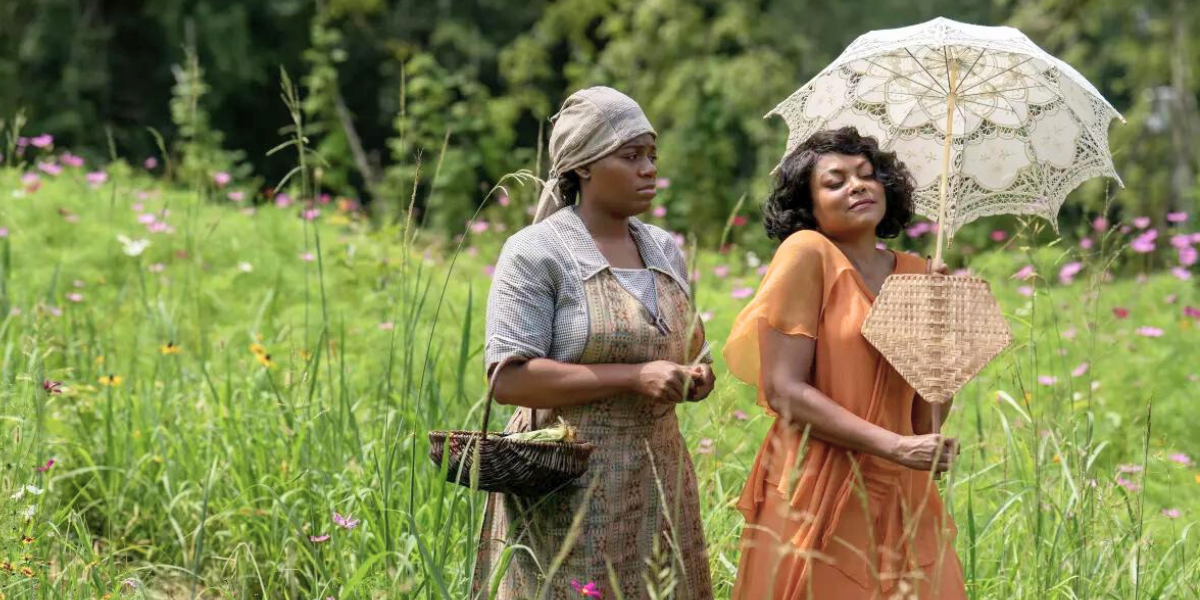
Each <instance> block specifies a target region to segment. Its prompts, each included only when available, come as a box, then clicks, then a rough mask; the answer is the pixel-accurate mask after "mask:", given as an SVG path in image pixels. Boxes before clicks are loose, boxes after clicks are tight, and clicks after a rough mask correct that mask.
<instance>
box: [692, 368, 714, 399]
mask: <svg viewBox="0 0 1200 600" xmlns="http://www.w3.org/2000/svg"><path fill="white" fill-rule="evenodd" d="M716 383H717V376H716V374H714V373H713V370H712V365H708V364H700V365H696V366H694V367H692V386H691V388H690V389H689V390H688V400H690V401H692V402H698V401H700V400H703V399H705V398H707V397H708V395H709V394H711V393H712V391H713V387H715V386H716Z"/></svg>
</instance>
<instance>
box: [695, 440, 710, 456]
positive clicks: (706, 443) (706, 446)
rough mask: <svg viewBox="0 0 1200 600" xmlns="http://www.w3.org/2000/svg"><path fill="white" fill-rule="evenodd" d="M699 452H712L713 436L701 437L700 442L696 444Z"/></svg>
mask: <svg viewBox="0 0 1200 600" xmlns="http://www.w3.org/2000/svg"><path fill="white" fill-rule="evenodd" d="M696 453H697V454H712V453H713V441H712V438H700V444H699V445H698V446H696Z"/></svg>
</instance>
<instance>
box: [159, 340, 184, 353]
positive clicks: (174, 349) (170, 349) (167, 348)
mask: <svg viewBox="0 0 1200 600" xmlns="http://www.w3.org/2000/svg"><path fill="white" fill-rule="evenodd" d="M158 352H159V353H160V354H179V353H180V352H183V348H180V347H179V346H177V345H175V342H167V343H166V344H164V345H162V346H159V347H158Z"/></svg>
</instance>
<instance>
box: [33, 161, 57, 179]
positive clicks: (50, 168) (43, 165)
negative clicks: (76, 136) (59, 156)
mask: <svg viewBox="0 0 1200 600" xmlns="http://www.w3.org/2000/svg"><path fill="white" fill-rule="evenodd" d="M37 168H38V170H39V171H41V172H43V173H45V174H47V175H50V176H51V177H53V176H55V175H58V174H59V173H62V167H60V166H58V165H56V164H54V163H50V162H39V163H38V164H37Z"/></svg>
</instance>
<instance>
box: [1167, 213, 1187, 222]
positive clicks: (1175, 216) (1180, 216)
mask: <svg viewBox="0 0 1200 600" xmlns="http://www.w3.org/2000/svg"><path fill="white" fill-rule="evenodd" d="M1186 220H1188V214H1187V213H1185V212H1169V213H1167V222H1168V223H1182V222H1184V221H1186Z"/></svg>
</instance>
